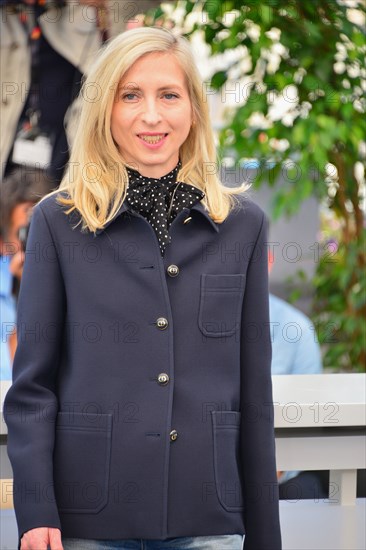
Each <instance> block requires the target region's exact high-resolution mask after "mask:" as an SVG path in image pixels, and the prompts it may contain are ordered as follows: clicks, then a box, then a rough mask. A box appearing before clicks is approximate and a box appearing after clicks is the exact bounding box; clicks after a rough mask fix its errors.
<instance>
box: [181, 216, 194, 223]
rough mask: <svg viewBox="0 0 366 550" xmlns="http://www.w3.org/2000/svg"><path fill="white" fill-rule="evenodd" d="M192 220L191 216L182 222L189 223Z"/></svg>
mask: <svg viewBox="0 0 366 550" xmlns="http://www.w3.org/2000/svg"><path fill="white" fill-rule="evenodd" d="M191 220H192V216H188V218H186V219H185V220H183V223H189V222H190V221H191Z"/></svg>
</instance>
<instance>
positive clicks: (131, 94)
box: [122, 92, 136, 100]
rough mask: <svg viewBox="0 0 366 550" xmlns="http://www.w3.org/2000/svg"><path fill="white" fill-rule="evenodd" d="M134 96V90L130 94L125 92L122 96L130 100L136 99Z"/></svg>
mask: <svg viewBox="0 0 366 550" xmlns="http://www.w3.org/2000/svg"><path fill="white" fill-rule="evenodd" d="M134 97H136V94H134V93H133V92H130V93H129V94H124V95H123V96H122V99H127V100H130V99H134Z"/></svg>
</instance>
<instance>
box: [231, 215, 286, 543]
mask: <svg viewBox="0 0 366 550" xmlns="http://www.w3.org/2000/svg"><path fill="white" fill-rule="evenodd" d="M267 228H268V221H267V218H266V217H265V216H264V214H263V218H262V223H261V227H260V230H259V234H258V237H257V241H256V243H255V245H254V247H253V250H252V254H251V257H250V261H249V266H248V270H247V278H246V289H245V296H244V304H243V312H242V325H241V387H240V394H241V413H242V414H241V431H240V456H241V464H242V474H243V475H242V480H243V484H244V524H245V529H246V534H245V540H244V550H259V549H260V550H281V548H282V541H281V530H280V522H279V492H278V482H277V473H276V456H275V438H274V420H273V398H272V378H271V359H272V347H271V339H270V325H269V294H268V258H267Z"/></svg>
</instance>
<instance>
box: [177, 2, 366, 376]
mask: <svg viewBox="0 0 366 550" xmlns="http://www.w3.org/2000/svg"><path fill="white" fill-rule="evenodd" d="M177 4H178V5H179V9H182V8H185V9H186V13H187V14H188V13H189V17H190V20H191V21H192V15H194V14H196V20H195V22H194V23H193V24H192V25H191V28H189V26H188V28H186V26H184V28H185V35H186V36H189V35H190V34H192V33H193V32H195V31H196V30H200V31H201V32H202V34H203V36H204V39H205V41H206V42H207V44H209V46H210V48H211V53H212V55H215V54H220V53H223V52H227V51H228V50H233V51H234V50H235V49H236V48H238V47H239V46H240V47H245V48H247V52H248V55H249V57H250V60H251V69H248V68H247V66H246V65H243V67H245V68H243V69H242V70H241V69H240V67H242V65H241V64H240V60H239V62H237V63H236V64H235V63H234V65H233V66H232V67H229V68H228V69H227V70H225V71H224V70H220V71H218V72H217V73H216V74H214V75H213V77H212V80H211V85H212V87H213V88H215V89H221V91H223V92H225V87H226V82H227V79H230V78H231V77H230V75H231V70H234V69H235V70H236V71H237V72H236V73H235V77H234V80H236V81H237V82H238V83H239V88H240V98H239V101H238V102H237V104H235V105H228V106H227V109H226V116H227V125H226V127H225V128H223V129H222V131H221V133H220V136H219V147H220V151H219V154H220V157H224V156H229V155H230V156H232V157H234V158H235V161H236V162H238V163H239V162H241V161H242V160H244V158H243V152H245V158H256V159H258V160H259V161H260V166H261V168H262V170H259V171H258V177H257V179H256V181H255V182H254V185H255V186H259V185H262V184H263V183H264V182H265V183H266V184H268V185H271V186H274V184H275V182H276V179H277V177H278V175H279V173H280V172H282V176H283V175H285V181H286V185H285V186H283V187H281V189H280V190H274V200H273V217H274V218H277V217H279V216H284V215H287V214H290V215H291V214H294V213H295V212H296V211H297V210H298V208H299V207H300V205H301V203H302V202H303V201H304V200H305V199H306V198H308V197H310V196H311V195H315V196H316V197H318V199H319V200H321V201H322V202H323V203H326V205H327V207H328V208H329V209H330V211H331V212H332V214H333V218H334V219H335V220H337V221H338V223H339V242H341V243H342V244H341V246H339V248H338V251H337V255H336V261H335V262H329V261H327V260H328V257H327V255H326V254H325V255H324V258H321V259H320V261H319V263H318V267H317V272H316V275H315V277H314V280H313V281H312V282H313V285H314V289H315V300H314V311H313V313H314V320H315V322H316V323H317V326H318V330H319V336H320V340H321V341H322V342H323V344H324V346H325V356H324V363H325V365H329V366H332V367H333V368H340V369H346V370H347V369H348V370H350V369H354V370H358V371H362V370H364V369H365V351H364V346H365V321H364V319H365V313H366V309H365V308H366V306H365V283H364V270H365V266H366V259H365V251H364V248H363V244H364V221H363V219H364V214H363V212H362V209H361V197H362V194H363V193H364V181H362V177H361V178H360V177H358V178H356V176H355V166H356V165H358V166H360V165H361V166H362V165H364V161H365V156H362V154H361V151H362V147H361V142H362V140H364V139H365V137H364V136H365V123H364V118H365V110H366V100H365V97H364V90H365V81H366V69H365V62H364V60H365V53H366V47H365V34H364V18H365V7H364V6H365V5H364V3H363V2H362V0H355V4H356V7H357V10H355V9H353V10H350V9H349V8H348V7H347V5H346V2H342V1H341V0H338V1H337V0H316V1H314V0H301V1H300V0H287V2H282V1H281V0H267V1H264V2H263V1H262V0H246V2H242V1H241V0H230V1H225V2H221V1H219V0H207V1H203V0H198V1H197V2H192V1H190V2H185V1H181V2H178V3H177ZM355 14H356V16H357V17H358V18H359V19H355ZM185 21H186V20H184V21H183V24H184V23H185ZM238 70H239V72H238ZM231 80H233V79H231ZM231 84H232V82H231V83H230V85H231ZM228 89H231V88H230V86H229V88H228ZM222 97H224V98H225V93H224V94H223V95H222ZM279 99H282V107H283V106H285V107H286V109H284V110H283V112H282V114H281V112H279V109H281V108H282V107H280V106H279V105H278V103H276V101H278V100H279ZM276 105H277V107H276ZM285 110H287V112H285ZM254 114H257V116H256V119H255V122H253V115H254ZM258 115H260V116H258ZM363 155H365V153H363ZM268 161H270V163H268ZM273 163H275V164H274V167H273ZM322 244H323V245H324V246H326V243H322ZM330 326H334V331H333V332H334V334H333V333H332V334H333V336H332V341H331V343H329V341H326V340H327V338H328V337H329V327H330ZM328 339H329V338H328Z"/></svg>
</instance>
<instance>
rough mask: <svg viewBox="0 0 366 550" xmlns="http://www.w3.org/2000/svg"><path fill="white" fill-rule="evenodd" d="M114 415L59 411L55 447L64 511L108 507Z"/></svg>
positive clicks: (58, 497)
mask: <svg viewBox="0 0 366 550" xmlns="http://www.w3.org/2000/svg"><path fill="white" fill-rule="evenodd" d="M111 436H112V414H97V413H96V414H90V413H88V414H85V413H75V412H72V411H70V412H59V413H58V415H57V422H56V435H55V448H54V455H53V457H54V462H53V463H54V481H55V495H56V501H57V505H58V508H59V510H60V511H61V512H70V513H72V512H77V513H83V512H85V513H89V514H90V513H97V512H99V511H100V510H101V509H102V508H104V506H105V505H106V504H107V501H108V484H109V468H110V457H111Z"/></svg>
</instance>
